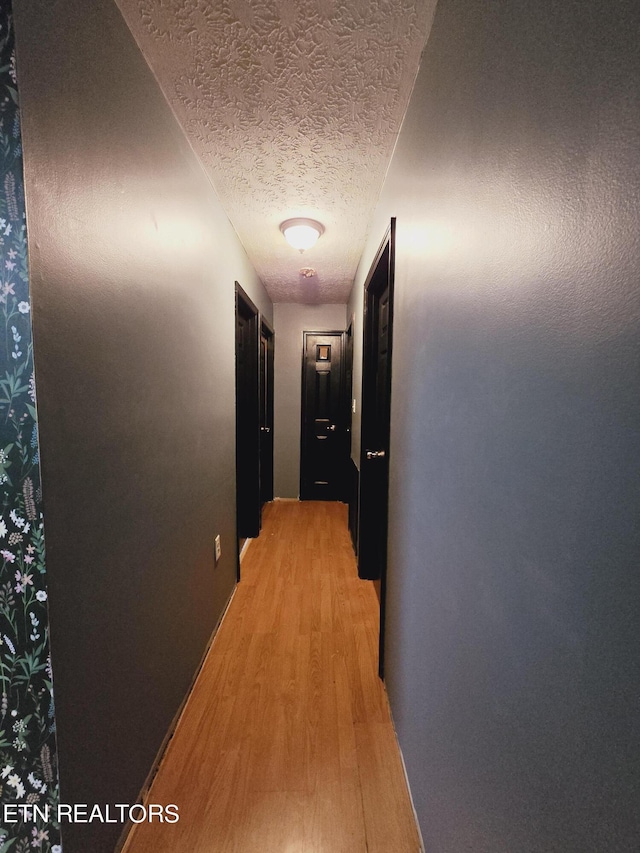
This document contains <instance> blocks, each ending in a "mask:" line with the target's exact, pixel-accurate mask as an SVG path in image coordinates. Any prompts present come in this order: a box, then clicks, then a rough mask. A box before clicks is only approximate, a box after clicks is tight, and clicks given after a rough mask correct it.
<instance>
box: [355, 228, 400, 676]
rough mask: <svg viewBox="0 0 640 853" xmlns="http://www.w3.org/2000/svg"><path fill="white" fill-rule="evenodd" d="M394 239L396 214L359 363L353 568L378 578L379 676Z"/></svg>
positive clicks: (376, 269)
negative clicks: (356, 520) (357, 506)
mask: <svg viewBox="0 0 640 853" xmlns="http://www.w3.org/2000/svg"><path fill="white" fill-rule="evenodd" d="M394 243H395V219H392V220H391V226H390V228H389V232H388V234H387V235H386V237H385V240H384V241H383V244H382V246H381V248H380V251H379V252H378V255H377V257H376V260H375V261H374V263H373V265H372V268H371V272H370V273H369V276H368V278H367V283H366V285H365V316H364V354H363V356H364V357H363V368H362V439H361V440H362V445H361V446H362V450H361V456H360V525H359V526H360V530H359V549H358V573H359V575H360V577H362V578H367V579H369V580H374V581H379V588H378V594H379V597H380V657H379V670H380V676H381V677H382V675H383V670H384V616H385V600H386V585H387V526H388V515H389V424H390V417H391V350H392V344H393V269H394V255H395V245H394Z"/></svg>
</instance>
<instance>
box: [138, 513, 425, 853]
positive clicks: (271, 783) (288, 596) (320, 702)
mask: <svg viewBox="0 0 640 853" xmlns="http://www.w3.org/2000/svg"><path fill="white" fill-rule="evenodd" d="M377 619H378V603H377V599H376V595H375V592H374V589H373V585H372V584H371V583H369V582H367V581H361V580H359V579H358V578H357V573H356V565H355V559H354V556H353V551H352V548H351V543H350V540H349V534H348V530H347V523H346V506H345V505H344V504H341V503H319V502H303V503H298V502H294V501H276V502H275V503H272V504H269V505H267V506H266V507H265V514H264V524H263V528H262V533H261V535H260V538H259V539H257V540H255V541H254V542H252V543H251V545H250V547H249V549H248V550H247V553H246V556H245V558H244V560H243V563H242V580H241V582H240V584H239V585H238V587H237V590H236V593H235V596H234V598H233V600H232V602H231V605H230V607H229V609H228V611H227V614H226V616H225V618H224V620H223V623H222V625H221V627H220V629H219V631H218V633H217V635H216V638H215V640H214V642H213V645H212V647H211V650H210V652H209V654H208V657H207V659H206V661H205V664H204V666H203V668H202V671H201V673H200V675H199V677H198V680H197V682H196V686H195V688H194V691H193V693H192V695H191V697H190V699H189V701H188V704H187V706H186V709H185V711H184V713H183V715H182V717H181V719H180V722H179V724H178V727H177V730H176V733H175V736H174V737H173V739H172V741H171V742H170V744H169V747H168V749H167V752H166V754H165V757H164V760H163V762H162V765H161V767H160V770H159V772H158V775H157V776H156V778H155V780H154V783H153V785H152V788H151V791H150V794H149V796H148V802H149V803H158V804H164V805H166V804H168V803H175V804H177V805H178V807H179V810H180V820H179V822H178V823H177V824H173V825H169V824H160V823H151V824H141V825H139V826H137V827H136V828H135V829H134V831H133V832H132V834H131V836H130V838H129V841H128V843H127V844H126V845H125V848H124V851H125V853H152V851H153V853H169V851H171V853H231V851H233V853H294V851H295V853H365V851H367V853H390V851H393V853H416V851H418V850H419V849H420V843H419V840H418V836H417V831H416V827H415V821H414V818H413V813H412V809H411V805H410V801H409V797H408V793H407V789H406V784H405V781H404V775H403V771H402V766H401V761H400V756H399V752H398V748H397V744H396V740H395V735H394V732H393V727H392V724H391V720H390V716H389V709H388V704H387V698H386V693H385V691H384V688H383V686H382V683H381V682H380V680H379V679H378V677H377V627H378V626H377Z"/></svg>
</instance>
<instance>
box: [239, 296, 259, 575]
mask: <svg viewBox="0 0 640 853" xmlns="http://www.w3.org/2000/svg"><path fill="white" fill-rule="evenodd" d="M240 312H242V313H243V314H244V316H246V317H247V318H248V320H249V322H250V324H251V336H250V340H251V352H250V355H249V357H250V359H251V362H253V367H251V370H250V372H249V373H248V379H247V381H246V385H245V387H242V388H241V387H240V386H239V381H238V380H239V377H238V359H237V318H238V314H239V313H240ZM235 329H236V370H235V387H236V525H237V531H236V535H237V539H238V540H239V539H241V538H247V539H248V538H253V537H255V536H258V534H259V533H260V526H261V518H262V513H261V509H262V507H261V503H260V396H259V394H260V389H259V381H260V312H259V311H258V309H257V307H256V306H255V305H254V303H253V302H252V301H251V299H250V298H249V296H248V295H247V294H246V293H245V291H244V290H243V289H242V287H241V286H240V284H239V283H238V282H237V281H236V283H235ZM241 453H244V454H245V458H243V459H241V457H240V454H241ZM239 579H240V563H239V562H238V580H239Z"/></svg>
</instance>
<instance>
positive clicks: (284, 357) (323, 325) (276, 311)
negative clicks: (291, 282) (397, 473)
mask: <svg viewBox="0 0 640 853" xmlns="http://www.w3.org/2000/svg"><path fill="white" fill-rule="evenodd" d="M273 315H274V328H275V334H276V351H275V379H274V385H275V411H274V421H275V423H274V432H275V435H274V468H275V472H274V492H275V496H276V497H278V498H297V497H298V496H299V495H300V417H301V410H300V405H301V393H302V333H303V332H305V331H310V332H313V331H319V332H330V331H332V330H334V329H335V330H337V331H342V330H343V329H344V328H345V322H346V307H345V306H344V305H300V304H298V303H295V304H294V303H281V302H276V304H275V305H274V306H273Z"/></svg>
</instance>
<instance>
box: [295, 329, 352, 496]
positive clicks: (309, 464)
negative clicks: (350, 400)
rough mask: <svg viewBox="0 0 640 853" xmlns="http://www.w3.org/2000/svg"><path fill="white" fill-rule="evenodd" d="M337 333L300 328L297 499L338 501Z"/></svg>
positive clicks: (342, 464) (341, 460)
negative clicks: (300, 424)
mask: <svg viewBox="0 0 640 853" xmlns="http://www.w3.org/2000/svg"><path fill="white" fill-rule="evenodd" d="M343 335H344V333H343V332H305V333H304V353H303V372H302V442H301V452H300V497H301V499H302V500H343V498H344V491H345V473H346V462H347V453H348V449H347V419H346V401H345V394H344V373H343Z"/></svg>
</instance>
